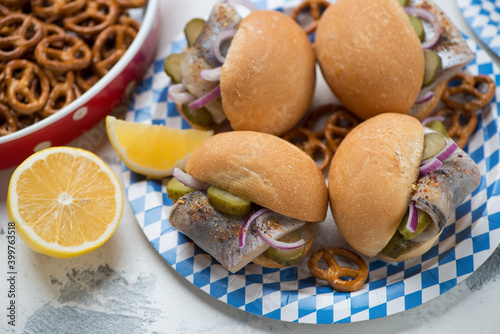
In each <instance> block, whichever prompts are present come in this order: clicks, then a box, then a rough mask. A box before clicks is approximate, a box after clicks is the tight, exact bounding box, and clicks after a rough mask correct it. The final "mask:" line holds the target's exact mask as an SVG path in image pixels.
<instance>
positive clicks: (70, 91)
mask: <svg viewBox="0 0 500 334" xmlns="http://www.w3.org/2000/svg"><path fill="white" fill-rule="evenodd" d="M51 76H52V78H50V81H51V85H52V91H51V92H50V94H49V98H48V99H47V103H46V104H45V107H44V108H43V110H42V111H41V112H40V114H41V115H42V116H43V117H48V116H50V115H53V114H55V113H56V112H58V111H59V110H61V109H62V108H63V107H65V106H67V105H68V104H70V103H71V102H73V101H74V100H75V98H76V96H75V91H74V83H75V73H74V72H73V71H68V72H67V73H66V75H65V76H63V78H55V76H54V74H51Z"/></svg>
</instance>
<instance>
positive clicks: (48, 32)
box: [43, 23, 65, 37]
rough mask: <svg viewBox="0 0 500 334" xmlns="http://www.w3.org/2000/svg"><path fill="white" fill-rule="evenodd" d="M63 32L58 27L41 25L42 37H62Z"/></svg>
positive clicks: (50, 24)
mask: <svg viewBox="0 0 500 334" xmlns="http://www.w3.org/2000/svg"><path fill="white" fill-rule="evenodd" d="M64 34H65V32H64V30H63V29H62V28H61V27H59V26H58V25H55V24H52V23H47V24H44V25H43V37H49V36H52V35H64Z"/></svg>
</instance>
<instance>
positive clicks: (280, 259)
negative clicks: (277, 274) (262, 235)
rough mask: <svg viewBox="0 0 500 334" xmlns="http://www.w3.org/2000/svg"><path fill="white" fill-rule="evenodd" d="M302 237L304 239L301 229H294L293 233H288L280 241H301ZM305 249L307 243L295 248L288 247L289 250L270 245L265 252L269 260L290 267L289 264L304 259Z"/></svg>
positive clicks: (291, 264)
mask: <svg viewBox="0 0 500 334" xmlns="http://www.w3.org/2000/svg"><path fill="white" fill-rule="evenodd" d="M300 239H302V235H301V234H300V231H293V232H291V233H288V234H287V235H285V236H284V237H282V238H281V239H279V241H283V242H296V241H299V240H300ZM305 249H306V246H305V245H304V246H301V247H298V248H295V249H287V250H285V249H277V248H274V247H269V248H268V249H267V250H266V251H265V252H264V253H263V254H264V256H265V257H267V258H268V259H269V260H272V261H274V262H276V263H278V264H281V265H282V266H285V267H288V266H294V265H296V264H297V263H299V262H300V260H302V258H303V257H304V252H305Z"/></svg>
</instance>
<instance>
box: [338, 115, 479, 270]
mask: <svg viewBox="0 0 500 334" xmlns="http://www.w3.org/2000/svg"><path fill="white" fill-rule="evenodd" d="M480 182H481V175H480V172H479V168H478V166H477V165H476V163H475V162H474V161H473V160H472V159H471V158H470V157H469V156H468V155H467V153H465V152H464V151H463V150H462V149H460V148H459V147H458V146H457V145H456V144H455V142H454V141H453V140H452V139H450V138H447V137H446V136H445V135H443V134H441V133H439V132H436V131H434V130H432V129H430V128H427V127H424V126H422V124H421V123H420V122H419V121H418V120H417V119H416V118H414V117H411V116H408V115H404V114H395V113H384V114H380V115H377V116H374V117H372V118H370V119H368V120H366V121H364V122H363V123H360V124H359V125H358V126H357V127H356V128H354V129H353V130H352V131H351V132H350V133H349V134H348V135H347V136H346V137H345V139H344V140H343V141H342V143H341V144H340V146H339V149H338V150H337V152H336V153H335V155H334V157H333V160H332V164H331V167H330V171H329V174H328V191H329V199H330V206H331V210H332V214H333V218H334V220H335V223H336V224H337V226H338V228H339V231H340V233H341V234H342V236H343V237H344V239H345V240H346V241H347V243H349V245H351V246H352V247H353V248H354V249H355V250H356V251H358V252H360V253H362V254H364V255H366V256H370V257H374V256H379V257H380V258H382V259H385V260H388V261H395V262H400V261H406V260H408V259H411V258H415V257H418V256H420V255H422V254H424V253H425V252H426V251H427V250H429V249H430V248H431V247H432V246H433V244H434V242H435V241H436V240H437V239H438V238H439V236H440V234H441V232H442V231H443V228H444V227H445V226H446V224H447V223H448V221H449V218H450V217H451V216H452V214H453V213H454V211H455V209H456V208H457V207H458V206H459V205H460V204H462V202H463V201H464V200H465V199H466V198H467V197H468V196H469V195H470V194H471V193H472V192H473V191H474V190H475V189H476V188H477V187H478V186H479V183H480Z"/></svg>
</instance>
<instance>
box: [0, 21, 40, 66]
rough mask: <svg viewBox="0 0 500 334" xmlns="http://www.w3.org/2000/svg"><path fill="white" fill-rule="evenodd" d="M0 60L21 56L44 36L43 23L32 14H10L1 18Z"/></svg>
mask: <svg viewBox="0 0 500 334" xmlns="http://www.w3.org/2000/svg"><path fill="white" fill-rule="evenodd" d="M0 31H1V32H2V36H1V37H0V60H3V61H9V60H12V59H18V58H20V57H21V56H22V55H23V54H24V53H25V52H26V51H27V50H29V49H31V48H32V47H34V46H35V45H36V43H38V42H39V41H40V40H41V39H42V37H43V29H42V23H41V22H40V21H38V20H37V19H35V18H34V17H32V16H30V15H24V14H10V15H9V16H6V17H4V18H3V19H1V20H0Z"/></svg>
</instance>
